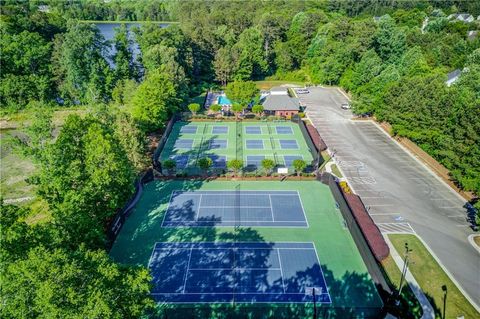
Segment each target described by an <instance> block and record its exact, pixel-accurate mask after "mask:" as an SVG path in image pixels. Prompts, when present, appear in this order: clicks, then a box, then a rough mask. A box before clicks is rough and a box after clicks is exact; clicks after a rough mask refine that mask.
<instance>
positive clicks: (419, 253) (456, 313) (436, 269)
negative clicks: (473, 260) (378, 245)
mask: <svg viewBox="0 0 480 319" xmlns="http://www.w3.org/2000/svg"><path fill="white" fill-rule="evenodd" d="M389 238H390V240H391V241H392V243H393V245H394V246H395V249H396V250H397V251H399V252H400V251H403V250H404V245H405V243H408V246H409V248H410V249H411V250H412V252H411V253H410V271H411V272H412V274H413V276H414V277H415V279H416V280H417V282H418V284H419V285H420V287H421V288H422V290H423V292H424V293H425V295H426V296H427V298H429V300H430V303H431V304H432V306H433V308H434V309H435V313H436V316H437V317H441V313H442V311H443V295H444V293H443V291H442V285H446V286H447V291H448V295H447V307H446V318H457V317H461V316H465V318H466V319H469V318H472V319H473V318H479V317H480V313H478V312H477V311H476V310H475V308H474V307H473V306H472V305H471V304H470V303H469V302H468V300H467V299H466V298H465V297H464V296H463V294H462V293H461V292H460V290H458V288H457V286H456V285H455V284H454V283H453V282H452V281H451V280H450V278H449V277H448V275H447V274H446V273H445V272H444V271H443V270H442V268H441V267H440V265H439V264H438V263H437V261H436V260H435V259H434V258H433V257H432V255H431V254H430V253H429V252H428V250H427V249H426V248H425V246H424V245H423V244H422V242H421V241H420V240H419V239H418V238H417V237H416V236H414V235H389ZM472 280H474V279H472Z"/></svg>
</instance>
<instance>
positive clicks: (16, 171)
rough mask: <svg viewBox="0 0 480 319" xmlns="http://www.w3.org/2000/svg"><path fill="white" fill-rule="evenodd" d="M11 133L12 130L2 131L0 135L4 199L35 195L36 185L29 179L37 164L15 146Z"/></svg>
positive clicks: (0, 171)
mask: <svg viewBox="0 0 480 319" xmlns="http://www.w3.org/2000/svg"><path fill="white" fill-rule="evenodd" d="M11 133H12V131H10V132H2V133H1V135H0V141H1V146H0V149H1V163H0V176H1V178H0V181H1V182H0V186H1V196H2V197H3V198H4V199H16V198H23V197H33V196H34V195H35V187H34V186H33V185H31V184H29V183H28V182H27V179H28V178H29V177H31V176H32V175H33V173H34V172H35V166H34V165H33V163H32V161H31V160H30V159H28V158H26V157H25V156H23V155H22V154H21V152H20V150H19V149H18V147H17V146H15V144H14V138H13V136H12V135H11Z"/></svg>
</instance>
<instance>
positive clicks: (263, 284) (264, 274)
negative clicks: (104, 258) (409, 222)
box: [148, 242, 331, 303]
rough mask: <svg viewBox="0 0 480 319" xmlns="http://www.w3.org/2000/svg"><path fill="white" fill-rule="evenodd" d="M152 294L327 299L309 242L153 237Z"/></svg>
mask: <svg viewBox="0 0 480 319" xmlns="http://www.w3.org/2000/svg"><path fill="white" fill-rule="evenodd" d="M148 267H149V268H150V270H151V274H152V277H153V282H152V284H153V289H152V295H153V297H154V299H155V300H156V301H157V302H168V303H230V302H237V303H309V302H312V301H313V296H312V291H313V290H315V295H316V301H317V302H318V303H331V299H330V295H329V293H328V289H327V285H326V282H325V277H324V275H323V271H322V268H321V264H320V261H319V259H318V255H317V252H316V250H315V246H314V245H313V243H308V242H306V243H297V242H289V243H287V242H285V243H280V242H277V243H266V242H238V243H214V242H206V243H156V244H155V247H154V249H153V252H152V255H151V257H150V261H149V264H148Z"/></svg>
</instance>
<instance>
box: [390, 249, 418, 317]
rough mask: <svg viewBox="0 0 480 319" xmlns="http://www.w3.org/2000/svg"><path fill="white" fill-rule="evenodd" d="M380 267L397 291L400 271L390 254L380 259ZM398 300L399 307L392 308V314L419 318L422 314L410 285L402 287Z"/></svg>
mask: <svg viewBox="0 0 480 319" xmlns="http://www.w3.org/2000/svg"><path fill="white" fill-rule="evenodd" d="M382 268H383V270H384V273H385V275H386V279H387V281H388V282H389V283H390V287H392V288H394V289H395V290H396V291H398V288H399V287H398V285H399V283H400V277H401V272H400V269H398V266H397V264H395V261H394V260H393V258H392V257H391V256H388V257H387V258H385V259H384V260H383V261H382ZM400 300H401V303H400V307H398V308H397V307H396V308H395V309H394V310H392V312H395V313H393V314H394V315H396V316H397V317H398V318H420V317H421V316H422V313H423V311H422V307H421V305H420V303H419V302H418V300H417V298H416V297H415V295H414V294H413V291H412V290H411V289H410V286H408V285H405V286H404V287H403V289H402V295H401V299H400Z"/></svg>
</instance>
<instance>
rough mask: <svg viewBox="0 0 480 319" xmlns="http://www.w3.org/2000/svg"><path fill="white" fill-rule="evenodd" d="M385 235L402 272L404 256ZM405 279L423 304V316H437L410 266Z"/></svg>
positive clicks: (394, 259)
mask: <svg viewBox="0 0 480 319" xmlns="http://www.w3.org/2000/svg"><path fill="white" fill-rule="evenodd" d="M384 237H385V241H386V242H387V244H388V247H389V248H390V255H391V256H392V258H393V261H395V264H396V265H397V267H398V269H399V270H400V272H402V270H403V266H404V260H403V257H402V256H400V255H399V253H398V252H397V251H396V250H395V247H394V246H393V244H392V242H391V241H390V239H389V238H388V236H384ZM405 280H406V282H407V283H408V285H409V286H410V289H412V291H413V294H414V295H415V297H416V298H417V300H418V302H420V305H421V306H422V310H423V315H422V318H423V319H427V318H432V319H433V318H435V311H434V310H433V307H432V305H431V304H430V302H429V301H428V299H427V296H425V294H424V293H423V291H422V289H421V288H420V285H419V284H418V282H417V280H416V279H415V277H413V275H412V273H411V272H410V269H408V268H407V273H406V274H405Z"/></svg>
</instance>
